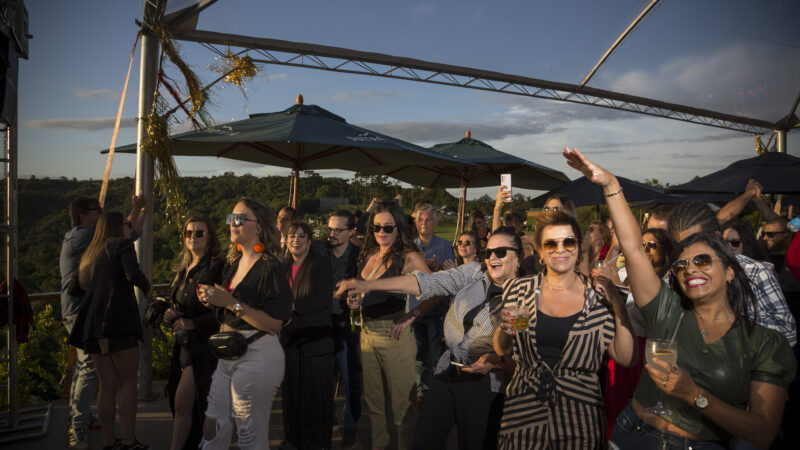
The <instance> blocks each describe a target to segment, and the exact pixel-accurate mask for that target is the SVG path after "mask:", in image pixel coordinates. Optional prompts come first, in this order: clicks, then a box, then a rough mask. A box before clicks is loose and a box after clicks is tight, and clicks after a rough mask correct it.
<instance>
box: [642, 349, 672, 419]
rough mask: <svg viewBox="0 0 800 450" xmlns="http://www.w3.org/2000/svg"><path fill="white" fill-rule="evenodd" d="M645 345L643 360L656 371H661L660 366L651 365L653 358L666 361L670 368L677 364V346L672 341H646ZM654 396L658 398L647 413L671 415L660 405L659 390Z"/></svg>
mask: <svg viewBox="0 0 800 450" xmlns="http://www.w3.org/2000/svg"><path fill="white" fill-rule="evenodd" d="M645 345H646V351H645V353H644V354H645V358H646V359H647V363H648V364H650V365H651V366H653V367H655V368H656V369H659V370H662V371H663V369H661V366H658V365H656V364H653V358H658V359H660V360H662V361H666V362H667V363H668V364H669V365H670V367H672V366H673V365H675V364H676V363H677V362H678V344H677V343H675V342H674V341H671V340H668V339H647V343H646V344H645ZM667 374H668V372H667V373H664V376H667ZM656 395H657V396H658V400H657V401H656V405H655V406H653V407H650V408H648V409H647V411H648V412H651V413H653V414H658V415H661V416H666V415H669V414H672V411H670V410H668V409H666V408H664V404H663V403H661V395H662V394H661V390H659V391H658V393H657V394H656Z"/></svg>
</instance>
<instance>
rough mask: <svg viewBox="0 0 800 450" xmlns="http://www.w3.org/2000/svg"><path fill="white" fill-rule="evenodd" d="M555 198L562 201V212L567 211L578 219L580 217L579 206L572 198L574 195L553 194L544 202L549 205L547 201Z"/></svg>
mask: <svg viewBox="0 0 800 450" xmlns="http://www.w3.org/2000/svg"><path fill="white" fill-rule="evenodd" d="M553 199H555V200H558V201H559V202H560V203H561V211H562V212H565V213H567V214H569V215H570V216H572V217H575V218H576V219H577V218H578V208H576V207H575V202H574V201H573V200H572V197H570V196H569V195H567V194H553V195H551V196H550V197H547V200H545V201H544V204H545V205H547V203H548V202H550V200H553ZM548 212H552V211H548Z"/></svg>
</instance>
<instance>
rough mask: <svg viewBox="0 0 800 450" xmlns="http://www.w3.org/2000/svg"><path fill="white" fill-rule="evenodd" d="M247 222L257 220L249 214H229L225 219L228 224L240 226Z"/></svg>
mask: <svg viewBox="0 0 800 450" xmlns="http://www.w3.org/2000/svg"><path fill="white" fill-rule="evenodd" d="M245 222H257V221H256V220H255V219H251V218H249V217H247V214H235V213H232V214H228V218H227V219H226V220H225V223H226V224H228V225H233V226H235V227H240V226H242V225H244V223H245Z"/></svg>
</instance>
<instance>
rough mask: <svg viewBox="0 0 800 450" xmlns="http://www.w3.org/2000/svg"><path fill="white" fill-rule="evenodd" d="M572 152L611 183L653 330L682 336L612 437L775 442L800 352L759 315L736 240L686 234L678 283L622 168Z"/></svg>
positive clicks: (703, 443) (702, 443)
mask: <svg viewBox="0 0 800 450" xmlns="http://www.w3.org/2000/svg"><path fill="white" fill-rule="evenodd" d="M564 157H565V158H566V159H567V161H568V163H569V165H570V166H572V167H574V168H575V169H578V170H579V171H581V172H582V173H583V174H584V175H585V176H586V177H587V178H589V179H590V180H592V182H594V183H595V184H597V185H599V186H601V187H602V188H603V192H604V194H605V196H606V202H607V203H608V208H609V212H610V214H611V219H612V220H613V222H614V228H615V230H616V233H617V236H618V238H619V242H620V247H621V248H622V252H623V253H624V254H625V258H626V259H627V261H628V263H627V269H628V280H629V282H630V288H631V291H632V293H633V298H634V301H635V302H636V306H637V307H638V308H639V310H640V312H641V313H642V316H643V317H644V320H645V323H646V326H647V335H648V337H649V338H665V339H670V338H671V336H673V335H674V336H675V342H676V343H677V363H675V364H673V365H670V364H668V363H667V362H666V361H663V360H662V359H660V358H658V357H654V359H653V363H652V364H647V365H646V366H645V368H646V372H644V371H643V372H642V377H641V381H640V382H639V386H638V387H637V388H636V392H635V394H634V398H633V401H632V402H631V405H630V406H629V407H628V408H626V409H625V410H624V411H623V412H622V414H620V416H619V418H618V419H617V423H616V426H615V428H614V432H613V434H612V436H611V443H612V445H613V446H616V447H618V448H626V449H627V448H641V449H649V448H653V449H655V448H665V446H666V447H668V448H673V447H680V448H688V447H694V448H718V449H722V448H727V444H728V441H729V439H730V438H731V436H735V437H737V438H739V439H743V440H745V441H747V442H749V443H751V444H752V445H755V446H757V447H759V448H766V447H768V446H769V445H770V443H771V442H772V440H773V439H774V438H775V435H776V433H777V432H778V429H779V427H780V422H781V413H782V411H783V407H784V404H785V403H786V386H787V385H788V384H789V382H790V381H791V380H792V379H794V375H795V369H796V361H795V360H794V356H793V355H792V350H791V348H790V347H789V344H788V343H787V342H786V339H785V338H784V337H783V336H781V335H780V334H778V333H777V332H775V331H773V330H769V329H767V328H764V327H762V326H760V325H757V324H755V323H754V322H753V321H752V320H751V319H750V315H749V313H748V312H749V311H750V309H751V308H753V306H754V304H755V303H754V296H753V290H752V288H751V285H750V282H749V279H748V278H747V276H746V275H745V274H744V272H743V271H742V269H741V267H740V266H739V264H738V263H737V261H736V257H735V256H734V254H733V252H732V251H731V249H730V247H729V246H728V244H727V243H726V242H725V241H724V240H723V239H722V238H721V237H720V236H719V235H717V234H713V233H698V234H695V235H693V236H691V237H689V238H687V239H686V240H684V241H683V242H681V243H679V244H678V246H677V248H676V250H675V253H676V254H677V255H678V257H677V258H676V260H675V261H674V262H673V263H672V268H671V269H670V285H671V286H673V288H670V287H669V285H667V284H666V283H662V281H661V279H660V278H659V277H658V275H657V274H656V271H655V270H654V268H653V266H652V265H651V264H650V262H649V260H648V257H647V255H646V254H645V251H644V249H643V247H642V244H641V242H642V238H641V233H640V231H639V227H638V224H637V223H636V219H635V218H634V216H633V214H632V213H631V211H630V208H629V207H628V203H627V202H626V200H625V195H624V193H623V192H622V188H621V187H620V185H619V182H618V181H617V179H616V177H614V175H612V174H611V173H610V172H608V171H607V170H605V169H603V168H602V167H600V166H598V165H596V164H594V163H593V162H591V161H589V160H588V159H587V158H586V157H585V156H583V155H582V154H581V153H580V152H579V151H578V150H576V149H569V148H565V149H564ZM684 316H685V317H684ZM676 330H677V332H676ZM676 333H677V334H676ZM657 401H661V402H663V408H661V414H660V415H659V414H654V413H653V412H651V411H657V410H656V409H653V410H648V407H650V406H652V405H654V404H656V402H657ZM663 410H668V411H671V413H670V414H664V413H663Z"/></svg>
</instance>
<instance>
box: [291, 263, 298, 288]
mask: <svg viewBox="0 0 800 450" xmlns="http://www.w3.org/2000/svg"><path fill="white" fill-rule="evenodd" d="M298 270H300V266H298V265H295V264H292V276H291V277H289V287H294V279H295V278H296V277H297V271H298Z"/></svg>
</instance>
